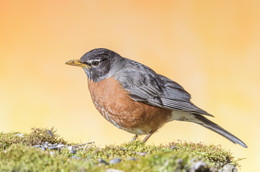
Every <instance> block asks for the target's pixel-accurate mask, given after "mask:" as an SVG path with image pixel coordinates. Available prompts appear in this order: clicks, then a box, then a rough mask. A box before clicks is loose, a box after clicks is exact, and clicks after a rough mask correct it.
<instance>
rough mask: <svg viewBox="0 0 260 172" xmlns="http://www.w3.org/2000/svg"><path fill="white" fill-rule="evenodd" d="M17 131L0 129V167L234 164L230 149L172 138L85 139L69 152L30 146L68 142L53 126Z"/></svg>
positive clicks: (160, 168)
mask: <svg viewBox="0 0 260 172" xmlns="http://www.w3.org/2000/svg"><path fill="white" fill-rule="evenodd" d="M50 131H51V133H52V134H50ZM17 134H18V133H0V171H106V170H107V169H110V168H112V169H118V170H123V171H176V170H178V171H187V170H190V169H191V168H194V167H193V166H194V164H195V163H196V162H203V163H204V164H205V165H204V167H203V168H204V169H203V170H208V171H210V170H213V171H214V170H218V169H221V168H222V167H223V166H224V165H225V164H227V163H233V164H234V165H238V164H237V161H236V160H234V157H233V156H232V155H231V153H230V152H228V151H225V150H223V149H222V148H221V146H219V145H218V146H214V145H209V146H207V145H204V144H201V143H198V144H195V143H186V142H185V143H182V142H172V143H170V144H168V145H160V146H154V145H147V144H142V143H141V142H140V141H136V142H134V143H131V144H129V143H125V144H121V145H110V146H106V147H104V148H100V147H96V146H95V144H94V143H89V144H82V145H74V149H75V150H76V154H71V153H70V150H69V149H68V148H67V147H65V148H63V149H58V150H49V149H47V150H45V151H43V150H41V149H40V148H35V147H33V145H40V144H42V143H45V142H48V143H52V144H54V143H63V144H67V145H69V143H68V142H66V141H65V140H63V139H62V138H60V137H59V136H58V135H57V134H56V131H55V130H54V129H53V128H52V129H50V130H49V131H48V129H38V128H34V129H32V132H31V133H30V134H24V135H23V136H21V135H20V136H19V135H17ZM73 157H74V158H73ZM75 157H76V158H77V159H75ZM114 158H120V159H121V162H120V163H116V164H109V165H106V164H104V163H99V159H102V160H104V161H106V162H107V163H109V161H110V160H112V159H114ZM133 159H134V160H133ZM200 170H202V169H200Z"/></svg>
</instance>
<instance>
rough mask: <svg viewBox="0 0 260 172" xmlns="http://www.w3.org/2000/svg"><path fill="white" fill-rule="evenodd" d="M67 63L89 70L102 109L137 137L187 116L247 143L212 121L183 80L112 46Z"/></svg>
mask: <svg viewBox="0 0 260 172" xmlns="http://www.w3.org/2000/svg"><path fill="white" fill-rule="evenodd" d="M66 64H67V65H72V66H78V67H81V68H82V69H83V70H84V72H85V73H86V75H87V78H88V89H89V91H90V95H91V99H92V101H93V103H94V105H95V107H96V109H97V110H98V111H99V112H100V114H101V115H102V116H103V117H104V118H105V119H106V120H107V121H109V122H110V123H112V124H113V125H114V126H116V127H117V128H119V129H122V130H125V131H127V132H129V133H132V134H134V137H133V140H132V141H135V140H136V139H137V137H138V136H139V135H146V136H145V138H144V139H143V142H144V143H145V142H146V141H147V140H148V139H149V138H150V137H151V136H152V135H153V133H155V132H156V131H157V130H158V129H159V128H160V127H162V126H163V125H164V124H165V123H168V122H171V121H184V122H192V123H195V124H199V125H201V126H203V127H205V128H208V129H210V130H212V131H214V132H216V133H218V134H220V135H222V136H224V137H225V138H227V139H228V140H230V141H231V142H233V143H235V144H239V145H241V146H243V147H245V148H247V145H246V144H245V143H244V142H243V141H241V140H240V139H239V138H237V137H236V136H234V135H233V134H231V133H230V132H228V131H226V130H225V129H223V128H222V127H220V126H219V125H217V124H216V123H214V122H212V121H210V120H209V119H208V118H207V117H213V115H211V114H209V113H208V112H206V111H205V110H203V109H201V108H199V107H197V106H196V105H195V104H193V103H192V102H191V95H190V94H189V93H188V92H187V91H186V90H185V89H184V88H183V87H182V86H181V85H180V84H178V83H177V82H175V81H173V80H171V79H169V78H167V77H165V76H163V75H161V74H158V73H156V72H155V71H154V70H153V69H151V68H150V67H148V66H146V65H144V64H141V63H139V62H136V61H134V60H131V59H129V58H125V57H122V56H121V55H119V54H118V53H116V52H115V51H112V50H109V49H106V48H95V49H93V50H90V51H88V52H87V53H85V54H84V55H83V56H82V57H81V58H80V59H75V60H69V61H67V62H66Z"/></svg>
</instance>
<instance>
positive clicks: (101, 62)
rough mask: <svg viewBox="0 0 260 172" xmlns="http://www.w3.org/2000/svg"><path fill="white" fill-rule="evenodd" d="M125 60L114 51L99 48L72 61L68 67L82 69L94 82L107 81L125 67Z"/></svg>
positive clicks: (68, 63)
mask: <svg viewBox="0 0 260 172" xmlns="http://www.w3.org/2000/svg"><path fill="white" fill-rule="evenodd" d="M123 59H124V58H122V57H121V56H120V55H119V54H117V53H115V52H114V51H111V50H108V49H105V48H97V49H93V50H91V51H89V52H87V53H85V54H84V55H83V56H82V57H81V58H80V59H77V60H70V61H68V62H66V64H67V65H72V66H78V67H82V68H83V69H84V71H85V73H86V74H87V76H88V78H89V79H91V80H94V81H101V80H103V79H106V78H108V77H110V76H112V74H113V73H114V72H115V70H117V69H118V68H121V67H122V65H123Z"/></svg>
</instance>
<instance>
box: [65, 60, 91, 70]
mask: <svg viewBox="0 0 260 172" xmlns="http://www.w3.org/2000/svg"><path fill="white" fill-rule="evenodd" d="M65 64H67V65H71V66H78V67H85V68H89V67H90V66H89V65H87V64H84V63H81V62H80V60H79V59H76V60H70V61H67V62H66V63H65Z"/></svg>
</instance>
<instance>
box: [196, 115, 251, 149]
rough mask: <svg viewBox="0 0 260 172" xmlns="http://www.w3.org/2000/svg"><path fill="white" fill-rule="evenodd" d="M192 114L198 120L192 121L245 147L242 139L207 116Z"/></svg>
mask: <svg viewBox="0 0 260 172" xmlns="http://www.w3.org/2000/svg"><path fill="white" fill-rule="evenodd" d="M193 115H194V117H195V118H196V119H197V120H198V121H196V122H195V121H192V122H195V123H197V124H200V125H202V126H203V127H206V128H208V129H210V130H212V131H215V132H216V133H218V134H220V135H222V136H223V137H225V138H227V139H228V140H230V141H231V142H233V143H235V144H236V143H237V144H239V145H241V146H243V147H244V148H247V145H246V144H245V143H244V142H243V141H241V140H240V139H239V138H237V137H236V136H234V135H233V134H231V133H230V132H228V131H226V130H225V129H223V128H222V127H220V126H219V125H217V124H215V123H214V122H212V121H210V120H208V119H207V118H205V117H204V116H202V115H199V114H193Z"/></svg>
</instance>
